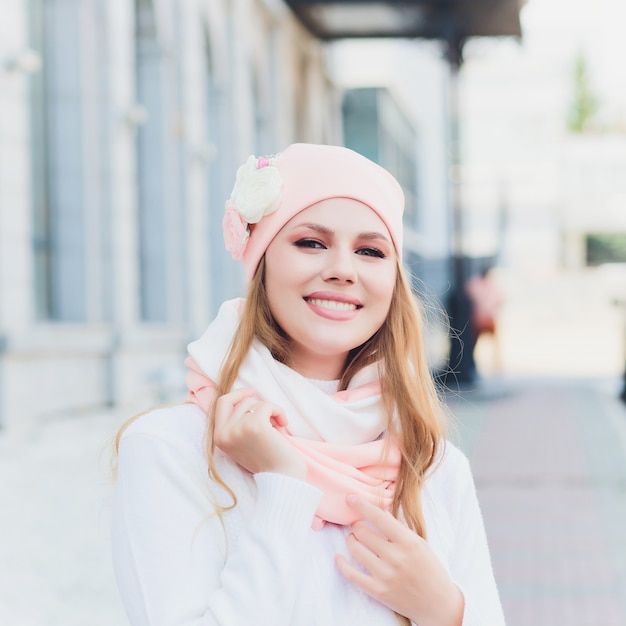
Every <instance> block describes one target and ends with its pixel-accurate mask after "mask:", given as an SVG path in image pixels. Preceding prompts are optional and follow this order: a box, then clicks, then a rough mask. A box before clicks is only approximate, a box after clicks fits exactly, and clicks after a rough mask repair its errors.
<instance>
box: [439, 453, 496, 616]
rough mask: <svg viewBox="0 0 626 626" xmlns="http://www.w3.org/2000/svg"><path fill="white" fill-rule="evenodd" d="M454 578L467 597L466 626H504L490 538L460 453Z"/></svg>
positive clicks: (456, 500)
mask: <svg viewBox="0 0 626 626" xmlns="http://www.w3.org/2000/svg"><path fill="white" fill-rule="evenodd" d="M455 464H456V468H455V469H456V472H455V475H456V479H455V483H456V489H455V515H454V518H453V520H452V521H453V525H454V538H455V539H454V546H453V550H452V555H451V559H450V569H451V574H452V578H453V580H454V581H455V583H456V584H457V586H458V587H459V589H460V590H461V592H462V593H463V595H464V597H465V613H464V617H463V626H504V615H503V612H502V605H501V603H500V597H499V594H498V589H497V587H496V581H495V578H494V575H493V569H492V565H491V557H490V554H489V547H488V544H487V536H486V532H485V526H484V523H483V518H482V514H481V511H480V506H479V503H478V498H477V495H476V488H475V485H474V480H473V478H472V474H471V470H470V466H469V462H468V461H467V459H466V458H465V456H463V455H462V454H461V453H460V452H458V451H457V459H455Z"/></svg>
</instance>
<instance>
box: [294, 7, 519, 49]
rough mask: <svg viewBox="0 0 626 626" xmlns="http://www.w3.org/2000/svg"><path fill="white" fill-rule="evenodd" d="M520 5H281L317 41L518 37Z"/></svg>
mask: <svg viewBox="0 0 626 626" xmlns="http://www.w3.org/2000/svg"><path fill="white" fill-rule="evenodd" d="M522 1H523V0H413V1H409V0H391V1H388V2H376V1H368V0H339V1H333V0H286V2H287V4H288V5H289V6H290V7H291V9H292V10H293V12H294V13H295V14H296V15H297V16H298V18H299V19H300V21H301V22H302V23H303V24H304V25H305V27H306V28H307V29H308V30H309V31H310V32H311V33H312V34H313V35H314V36H315V37H317V38H319V39H322V40H334V39H344V38H362V37H405V38H422V39H442V40H445V41H448V42H459V41H465V40H467V39H469V38H470V37H507V36H508V37H518V38H519V37H521V26H520V19H519V10H520V4H521V3H522Z"/></svg>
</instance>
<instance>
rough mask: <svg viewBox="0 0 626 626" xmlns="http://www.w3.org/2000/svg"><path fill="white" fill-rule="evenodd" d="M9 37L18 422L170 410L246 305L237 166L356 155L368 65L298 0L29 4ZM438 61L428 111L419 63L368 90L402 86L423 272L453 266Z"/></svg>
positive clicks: (11, 410)
mask: <svg viewBox="0 0 626 626" xmlns="http://www.w3.org/2000/svg"><path fill="white" fill-rule="evenodd" d="M0 42H2V44H0V120H1V121H0V163H1V167H0V427H4V428H7V429H20V428H24V427H26V428H27V427H30V426H32V425H34V424H36V423H38V422H40V421H41V420H45V419H47V418H48V416H54V415H58V414H60V413H63V414H67V413H68V412H71V411H80V410H84V409H88V408H91V407H97V406H105V405H122V406H128V407H129V411H130V410H136V409H139V408H145V407H146V401H147V399H150V400H151V401H159V400H162V399H167V398H165V397H164V395H166V390H167V389H168V387H169V386H172V387H174V388H176V390H177V392H178V391H180V387H181V382H182V365H181V364H182V360H183V358H184V354H185V348H186V345H187V343H188V342H189V341H190V340H192V339H194V338H196V337H197V336H198V335H199V334H200V333H201V332H202V331H203V330H204V328H205V326H206V324H207V322H208V321H209V320H210V319H211V317H212V316H213V314H214V313H215V311H216V309H217V307H218V305H219V303H220V302H221V301H222V300H223V299H224V298H227V297H233V296H236V295H240V294H242V293H243V279H242V276H241V273H240V269H239V268H238V267H237V265H236V264H235V263H233V262H232V260H231V259H230V257H229V256H228V255H227V253H226V252H225V251H224V247H223V243H222V231H221V219H222V214H223V206H224V200H225V198H226V197H227V196H228V195H229V193H230V189H231V186H232V181H233V175H234V172H235V170H236V168H237V166H238V165H239V164H240V163H242V162H243V161H244V160H245V158H246V157H247V156H248V155H249V154H251V153H254V154H273V153H276V152H278V151H280V149H282V148H283V147H284V146H286V145H288V144H289V143H291V142H293V141H309V142H318V143H330V144H341V143H344V136H343V126H344V124H346V127H348V126H349V125H350V123H351V122H350V119H348V120H346V116H345V115H344V116H343V117H342V102H345V101H344V100H343V91H344V87H350V86H353V85H349V84H347V83H346V82H345V81H342V76H343V77H344V78H345V76H347V75H348V74H349V72H350V63H346V62H345V61H344V62H343V64H342V62H341V59H340V58H339V57H338V55H337V54H336V51H334V52H333V51H330V50H329V46H328V45H324V44H323V43H322V42H320V41H318V40H316V39H315V38H314V37H313V36H312V35H311V34H310V33H309V32H308V31H306V30H305V29H304V28H303V26H302V25H301V24H300V22H299V21H298V20H297V19H296V18H295V17H294V15H293V13H292V12H291V11H290V10H289V9H288V7H287V6H286V4H284V3H283V2H282V1H281V0H221V1H220V0H216V1H211V2H208V1H206V0H53V1H50V0H12V1H11V2H7V3H4V4H3V7H2V19H1V20H0ZM413 53H414V54H415V53H416V51H415V50H413ZM429 54H430V57H429V60H428V63H429V64H430V65H429V66H430V67H431V68H432V67H437V68H438V69H436V70H435V71H434V73H432V74H431V75H429V74H428V72H425V73H424V74H423V76H421V77H419V76H417V77H416V76H413V80H414V81H415V84H420V82H421V87H422V90H421V93H422V94H423V95H422V96H420V98H419V99H416V100H412V98H411V97H410V96H409V97H408V98H407V96H406V94H404V95H403V94H402V93H400V91H399V90H398V89H396V88H394V84H395V85H396V86H397V85H398V84H403V83H406V80H404V79H403V78H402V76H401V75H402V69H401V68H396V69H394V70H392V71H389V69H387V77H386V79H382V78H381V77H380V76H377V75H376V74H375V73H374V74H371V75H370V76H369V78H368V79H367V80H369V82H370V84H373V85H378V86H383V87H389V85H391V86H390V89H389V90H387V91H380V92H378V94H379V95H378V96H377V97H379V98H381V102H383V101H384V106H383V107H382V108H381V109H380V110H379V111H378V112H377V113H376V116H377V117H378V118H380V119H378V120H377V121H376V120H375V124H376V125H377V126H378V127H382V126H385V125H386V127H387V128H391V126H390V125H395V130H393V131H392V132H390V133H388V134H387V142H386V152H385V154H386V156H385V155H379V156H381V158H382V160H383V161H385V159H386V160H387V165H388V166H395V169H396V173H397V174H398V175H399V177H400V178H401V179H402V182H403V184H404V187H405V192H406V193H407V197H408V198H409V205H410V210H409V211H408V213H407V216H408V220H409V221H408V223H407V225H408V226H409V230H408V233H407V261H408V263H409V265H410V266H411V269H413V270H414V272H415V273H416V274H417V275H423V276H426V273H427V270H426V268H427V264H425V263H422V264H420V263H419V262H416V259H417V258H418V256H419V254H421V255H422V256H423V255H424V251H426V252H427V256H430V258H431V261H432V262H433V263H434V264H435V265H437V264H439V265H442V264H443V263H445V259H446V258H447V255H448V254H449V248H448V242H449V232H448V228H449V227H448V225H447V198H446V192H445V189H446V180H447V171H446V156H445V148H444V147H443V146H444V143H445V132H444V128H443V126H442V128H439V129H437V130H436V131H435V132H434V133H433V129H432V119H427V112H428V107H431V109H432V108H433V107H435V108H437V109H439V106H440V101H441V99H442V98H444V100H445V78H442V77H445V64H444V62H443V61H442V60H441V59H439V58H437V59H434V57H433V54H432V51H431V52H430V53H429ZM339 56H340V55H339ZM418 56H419V54H418ZM427 56H428V55H427ZM359 65H360V64H359ZM398 74H400V77H398ZM361 82H363V81H362V80H361ZM414 88H415V85H414ZM427 94H435V96H436V98H435V100H433V98H432V97H430V96H428V95H427ZM402 98H405V102H409V103H411V106H409V107H407V106H404V107H402V106H400V105H398V104H397V103H396V102H395V100H396V99H402ZM418 100H419V102H418ZM413 105H415V106H413ZM402 108H404V111H405V112H407V114H406V115H405V116H404V117H402V116H400V115H397V114H398V112H399V111H400V110H401V109H402ZM413 108H414V109H415V111H418V114H416V113H415V111H413V110H412V109H413ZM344 110H345V109H344ZM419 111H421V117H420V114H419ZM390 112H391V113H390ZM425 114H426V117H425ZM390 115H391V117H394V116H396V117H395V121H394V120H391V119H390V117H389V116H390ZM385 116H387V121H385V119H384V118H385ZM349 117H350V116H349V115H348V118H349ZM429 133H430V135H429ZM411 143H414V145H413V146H411ZM354 147H355V148H356V149H358V146H356V145H355V146H354ZM392 155H395V156H394V157H393V158H394V159H395V163H391V162H390V159H391V158H392ZM405 158H406V161H404V159H405ZM379 160H380V159H379ZM433 167H434V168H435V169H434V170H433ZM390 168H391V169H394V167H390ZM398 168H403V169H402V171H401V170H400V169H398ZM433 171H434V172H435V175H434V176H433ZM421 180H426V181H427V183H425V184H424V185H420V184H419V181H421ZM424 242H429V244H430V248H429V246H428V245H426V244H424ZM433 242H437V243H436V244H435V245H434V246H433ZM422 244H424V245H422ZM420 246H421V247H420ZM428 250H430V252H428ZM433 267H434V265H433ZM440 279H441V277H440ZM440 282H445V279H444V280H440ZM164 390H165V391H164ZM178 397H179V396H178Z"/></svg>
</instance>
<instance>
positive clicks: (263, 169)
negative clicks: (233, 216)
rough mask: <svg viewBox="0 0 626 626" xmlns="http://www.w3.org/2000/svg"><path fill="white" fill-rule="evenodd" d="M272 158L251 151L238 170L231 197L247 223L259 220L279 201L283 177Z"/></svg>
mask: <svg viewBox="0 0 626 626" xmlns="http://www.w3.org/2000/svg"><path fill="white" fill-rule="evenodd" d="M272 162H273V159H270V160H269V161H268V160H267V159H265V158H263V157H259V158H257V157H255V156H252V155H251V156H249V157H248V160H247V161H246V162H245V163H244V164H243V165H242V166H241V167H240V168H239V169H238V170H237V176H236V179H235V186H234V187H233V191H232V193H231V194H230V201H231V202H232V205H233V206H234V207H235V209H236V211H237V212H238V213H239V214H240V215H241V216H242V217H243V219H244V220H245V221H246V222H248V224H256V223H257V222H259V221H260V220H261V219H262V218H263V217H264V216H265V215H269V214H270V213H273V212H274V211H275V210H276V209H277V208H278V205H279V204H280V192H281V189H282V186H283V181H282V178H281V176H280V172H279V171H278V168H276V167H275V166H274V165H273V164H272Z"/></svg>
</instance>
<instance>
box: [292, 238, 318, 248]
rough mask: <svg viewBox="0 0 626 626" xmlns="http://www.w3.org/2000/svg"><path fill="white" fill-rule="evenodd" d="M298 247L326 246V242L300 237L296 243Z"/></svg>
mask: <svg viewBox="0 0 626 626" xmlns="http://www.w3.org/2000/svg"><path fill="white" fill-rule="evenodd" d="M294 245H295V246H297V247H298V248H324V247H325V246H324V244H323V243H321V242H320V241H317V240H316V239H298V241H296V242H295V244H294Z"/></svg>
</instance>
